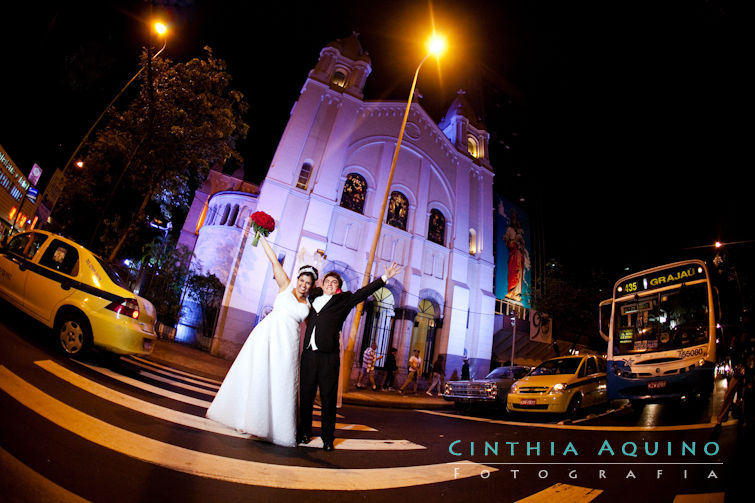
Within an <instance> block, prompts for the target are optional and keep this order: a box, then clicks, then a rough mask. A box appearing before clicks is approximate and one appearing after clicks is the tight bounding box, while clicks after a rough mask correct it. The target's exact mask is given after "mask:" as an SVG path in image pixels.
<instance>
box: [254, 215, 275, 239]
mask: <svg viewBox="0 0 755 503" xmlns="http://www.w3.org/2000/svg"><path fill="white" fill-rule="evenodd" d="M251 219H252V229H254V239H252V246H257V243H259V241H260V236H265V237H267V236H269V235H270V233H271V232H273V231H274V230H275V220H273V217H271V216H270V215H268V214H267V213H265V212H264V211H255V212H254V213H252V216H251Z"/></svg>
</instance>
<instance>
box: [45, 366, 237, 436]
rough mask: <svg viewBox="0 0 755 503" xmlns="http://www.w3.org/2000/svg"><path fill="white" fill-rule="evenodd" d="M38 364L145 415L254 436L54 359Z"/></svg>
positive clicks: (203, 428) (66, 379) (217, 431)
mask: <svg viewBox="0 0 755 503" xmlns="http://www.w3.org/2000/svg"><path fill="white" fill-rule="evenodd" d="M34 363H36V364H37V365H39V366H40V367H41V368H43V369H45V370H46V371H48V372H50V373H51V374H52V375H54V376H56V377H58V378H60V379H62V380H64V381H66V382H67V383H69V384H72V385H74V386H76V387H77V388H80V389H83V390H84V391H87V392H89V393H91V394H93V395H95V396H97V397H99V398H102V399H104V400H107V401H109V402H113V403H115V404H117V405H121V406H123V407H126V408H129V409H133V410H136V411H138V412H141V413H142V414H146V415H148V416H152V417H156V418H158V419H163V420H165V421H170V422H172V423H176V424H180V425H183V426H188V427H190V428H195V429H199V430H205V431H210V432H213V433H220V434H223V435H229V436H232V437H240V438H250V435H248V434H245V433H241V432H238V431H236V430H234V429H233V428H228V427H226V426H223V425H222V424H220V423H217V422H215V421H212V420H210V419H207V418H206V417H200V416H195V415H193V414H188V413H186V412H181V411H177V410H173V409H169V408H167V407H163V406H161V405H157V404H153V403H152V402H147V401H145V400H141V399H139V398H136V397H133V396H131V395H127V394H125V393H121V392H120V391H116V390H114V389H111V388H108V387H107V386H103V385H102V384H100V383H97V382H95V381H92V380H90V379H87V378H86V377H83V376H81V375H79V374H77V373H75V372H71V371H70V370H68V369H67V368H65V367H63V366H62V365H59V364H57V363H55V362H53V361H52V360H40V361H36V362H34Z"/></svg>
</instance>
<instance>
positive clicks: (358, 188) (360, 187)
mask: <svg viewBox="0 0 755 503" xmlns="http://www.w3.org/2000/svg"><path fill="white" fill-rule="evenodd" d="M366 195H367V182H366V181H365V179H364V177H362V175H359V174H357V173H349V175H348V176H347V177H346V183H344V185H343V194H341V206H342V207H343V208H347V209H350V210H351V211H356V212H357V213H364V198H365V196H366Z"/></svg>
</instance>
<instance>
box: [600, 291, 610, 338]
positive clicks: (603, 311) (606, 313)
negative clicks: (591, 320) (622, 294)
mask: <svg viewBox="0 0 755 503" xmlns="http://www.w3.org/2000/svg"><path fill="white" fill-rule="evenodd" d="M612 304H613V299H607V300H604V301H603V302H601V303H600V309H599V311H598V329H599V330H600V336H601V337H602V338H603V339H604V340H606V341H607V340H608V329H609V328H610V326H611V306H612Z"/></svg>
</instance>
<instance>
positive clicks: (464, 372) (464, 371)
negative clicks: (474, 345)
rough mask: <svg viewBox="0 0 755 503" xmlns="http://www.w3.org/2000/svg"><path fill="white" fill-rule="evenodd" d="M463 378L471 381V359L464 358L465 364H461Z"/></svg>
mask: <svg viewBox="0 0 755 503" xmlns="http://www.w3.org/2000/svg"><path fill="white" fill-rule="evenodd" d="M461 380H462V381H469V360H468V359H467V358H464V364H463V365H462V366H461Z"/></svg>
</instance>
